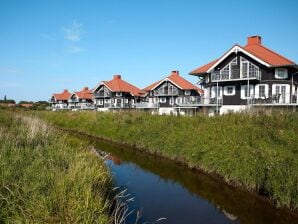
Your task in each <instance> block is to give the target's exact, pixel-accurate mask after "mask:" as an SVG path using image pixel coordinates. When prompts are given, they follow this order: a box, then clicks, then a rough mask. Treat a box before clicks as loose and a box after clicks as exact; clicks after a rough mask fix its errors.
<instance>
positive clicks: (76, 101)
mask: <svg viewBox="0 0 298 224" xmlns="http://www.w3.org/2000/svg"><path fill="white" fill-rule="evenodd" d="M68 102H69V103H78V102H79V100H78V99H69V100H68Z"/></svg>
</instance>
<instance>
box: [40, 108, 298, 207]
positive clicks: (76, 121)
mask: <svg viewBox="0 0 298 224" xmlns="http://www.w3.org/2000/svg"><path fill="white" fill-rule="evenodd" d="M38 116H40V117H42V118H43V119H45V120H47V121H48V122H49V123H51V124H54V125H56V126H59V127H63V128H67V129H72V130H78V131H83V132H86V133H88V134H91V135H94V136H101V137H104V138H108V139H111V140H114V141H117V142H121V143H126V144H130V145H134V146H137V147H139V148H142V149H144V150H147V151H149V152H151V153H156V154H159V155H162V156H164V157H167V158H170V159H174V160H178V161H183V162H185V163H186V164H187V165H188V166H189V167H198V168H200V169H203V170H205V171H206V172H215V173H217V174H219V175H220V176H222V177H223V178H224V180H225V181H226V182H229V183H233V184H236V185H238V186H242V187H244V188H246V189H250V190H254V191H257V192H259V193H261V194H263V195H266V196H267V197H269V198H270V199H271V200H273V201H274V202H275V203H276V204H277V206H288V207H291V208H292V209H297V208H298V154H297V153H298V137H297V133H298V113H286V114H280V113H273V114H271V115H266V114H261V115H260V114H259V115H249V114H228V115H225V116H220V117H206V116H200V115H199V116H194V117H172V116H152V115H150V114H147V113H139V112H122V113H100V112H40V113H38Z"/></svg>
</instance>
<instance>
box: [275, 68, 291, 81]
mask: <svg viewBox="0 0 298 224" xmlns="http://www.w3.org/2000/svg"><path fill="white" fill-rule="evenodd" d="M275 78H276V79H286V78H288V69H286V68H276V69H275Z"/></svg>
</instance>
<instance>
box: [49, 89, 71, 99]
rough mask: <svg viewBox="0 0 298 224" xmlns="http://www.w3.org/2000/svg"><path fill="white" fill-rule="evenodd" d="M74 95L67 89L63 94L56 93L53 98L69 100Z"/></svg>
mask: <svg viewBox="0 0 298 224" xmlns="http://www.w3.org/2000/svg"><path fill="white" fill-rule="evenodd" d="M71 95H72V93H70V92H68V90H67V89H65V90H64V91H63V92H62V93H54V94H53V96H54V97H55V99H56V100H68V99H69V98H70V97H71Z"/></svg>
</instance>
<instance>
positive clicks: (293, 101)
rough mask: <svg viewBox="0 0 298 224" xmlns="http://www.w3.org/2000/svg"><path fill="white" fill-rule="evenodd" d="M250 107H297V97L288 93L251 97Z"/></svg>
mask: <svg viewBox="0 0 298 224" xmlns="http://www.w3.org/2000/svg"><path fill="white" fill-rule="evenodd" d="M249 102H250V104H251V105H256V106H283V105H284V106H291V105H294V106H295V105H296V106H298V95H297V94H289V93H280V94H274V95H271V96H266V97H255V96H252V97H251V99H250V100H249Z"/></svg>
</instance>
